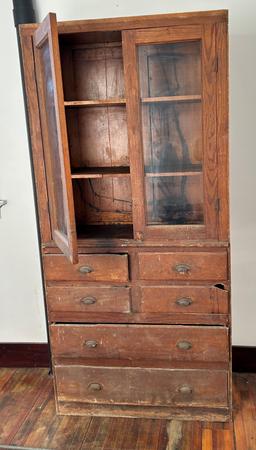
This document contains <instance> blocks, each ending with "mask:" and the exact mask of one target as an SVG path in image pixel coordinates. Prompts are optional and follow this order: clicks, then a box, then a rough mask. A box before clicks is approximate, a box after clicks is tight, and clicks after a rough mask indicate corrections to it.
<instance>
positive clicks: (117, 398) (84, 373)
mask: <svg viewBox="0 0 256 450" xmlns="http://www.w3.org/2000/svg"><path fill="white" fill-rule="evenodd" d="M55 375H56V388H57V398H58V401H60V402H79V403H80V404H81V402H84V403H99V404H100V403H101V404H104V403H108V404H120V405H122V404H123V405H145V406H147V405H148V406H150V405H156V406H157V405H163V406H190V407H193V406H195V407H200V406H205V407H227V399H228V395H227V394H228V392H227V389H228V375H227V372H225V371H214V370H211V371H209V370H182V369H180V370H178V369H174V370H171V369H145V368H132V367H124V368H122V367H117V368H112V367H111V368H110V367H87V366H79V365H74V366H56V367H55Z"/></svg>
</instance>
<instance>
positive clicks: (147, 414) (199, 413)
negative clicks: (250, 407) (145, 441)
mask: <svg viewBox="0 0 256 450" xmlns="http://www.w3.org/2000/svg"><path fill="white" fill-rule="evenodd" d="M56 407H57V414H58V415H71V416H72V415H75V416H98V417H127V418H140V419H141V418H143V419H178V420H199V421H211V422H228V421H230V420H231V419H232V417H231V414H230V410H229V408H171V407H153V406H152V407H148V406H147V407H142V406H128V405H126V406H120V405H113V406H111V405H95V404H88V403H82V402H80V403H79V402H57V405H56Z"/></svg>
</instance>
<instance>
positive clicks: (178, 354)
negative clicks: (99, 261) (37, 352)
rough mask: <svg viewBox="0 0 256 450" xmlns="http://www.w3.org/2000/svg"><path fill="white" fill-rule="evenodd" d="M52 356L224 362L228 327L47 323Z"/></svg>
mask: <svg viewBox="0 0 256 450" xmlns="http://www.w3.org/2000/svg"><path fill="white" fill-rule="evenodd" d="M50 333H51V343H52V354H53V357H54V358H57V357H63V358H103V359H104V358H108V359H128V360H130V359H131V360H135V359H136V360H165V361H183V362H184V361H191V362H195V361H197V362H198V361H199V362H205V361H214V362H227V361H228V359H229V352H228V329H227V328H225V327H199V326H194V327H193V326H175V325H101V324H100V325H68V324H67V325H51V327H50Z"/></svg>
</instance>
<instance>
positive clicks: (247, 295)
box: [0, 0, 256, 345]
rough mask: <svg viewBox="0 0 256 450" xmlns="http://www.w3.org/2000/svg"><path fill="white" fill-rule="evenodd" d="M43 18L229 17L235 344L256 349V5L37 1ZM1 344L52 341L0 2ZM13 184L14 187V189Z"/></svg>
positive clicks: (5, 13) (9, 23) (11, 36)
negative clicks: (217, 12) (212, 13)
mask: <svg viewBox="0 0 256 450" xmlns="http://www.w3.org/2000/svg"><path fill="white" fill-rule="evenodd" d="M35 4H36V8H37V11H38V14H39V19H40V20H41V19H43V17H44V16H45V15H46V14H47V12H48V11H52V12H56V13H57V17H58V19H59V20H70V19H82V18H84V19H85V18H99V17H115V16H125V15H126V16H129V15H141V14H156V13H167V12H182V11H192V10H194V11H198V10H206V9H222V8H227V9H229V11H230V93H231V95H230V113H231V114H230V116H231V146H230V147H231V234H232V294H233V295H232V303H233V343H234V344H236V345H256V327H255V317H256V302H255V291H256V276H255V272H256V238H255V233H256V202H255V200H254V190H256V183H255V179H256V177H255V171H256V149H255V128H256V124H255V123H254V122H255V104H256V88H255V73H256V63H255V55H256V27H255V23H256V2H255V1H254V0H244V1H243V2H238V1H231V0H226V1H225V0H218V1H217V0H216V1H209V0H201V1H199V0H193V1H192V0H186V1H185V0H176V1H174V0H173V1H172V2H170V1H167V0H158V2H156V1H155V0H130V1H127V0H72V1H71V0H37V1H36V2H35ZM0 23H1V26H0V45H1V61H2V67H1V71H0V89H1V97H0V98H1V102H0V108H1V109H0V114H1V122H0V124H1V125H0V126H1V133H0V144H1V145H0V157H1V167H0V198H4V197H6V198H7V199H8V201H9V204H8V207H7V208H6V209H4V210H3V211H2V214H3V218H2V219H1V220H0V245H1V250H0V264H1V267H0V270H1V272H0V274H1V283H0V298H1V301H0V341H2V342H4V341H21V342H22V341H32V342H40V341H45V339H46V334H45V319H44V313H43V299H42V290H41V281H40V272H39V260H38V250H37V242H36V228H35V214H34V206H33V195H32V185H31V176H30V167H29V157H28V148H27V141H26V133H25V121H24V113H23V105H22V96H21V84H20V76H19V68H18V53H17V47H16V41H15V33H14V28H13V20H12V12H11V1H10V0H2V1H1V16H0ZM10 179H11V180H12V181H11V182H10Z"/></svg>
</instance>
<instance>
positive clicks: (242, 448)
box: [0, 369, 256, 450]
mask: <svg viewBox="0 0 256 450" xmlns="http://www.w3.org/2000/svg"><path fill="white" fill-rule="evenodd" d="M233 392H234V424H233V425H232V424H220V423H207V422H206V423H202V422H180V421H175V420H172V421H166V420H150V419H124V418H115V419H113V418H99V417H94V418H90V417H89V418H87V417H68V416H56V415H55V406H54V396H53V386H52V378H51V377H50V376H49V375H48V372H47V370H46V369H0V449H6V450H8V449H16V450H18V449H21V448H22V449H24V448H25V449H31V448H32V449H47V450H48V449H58V450H256V374H249V375H247V374H234V388H233Z"/></svg>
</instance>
